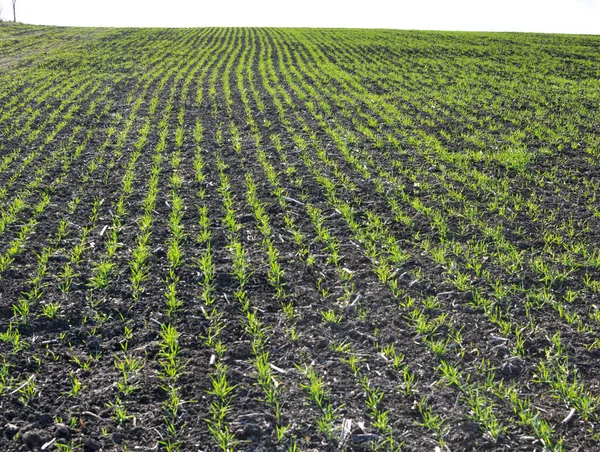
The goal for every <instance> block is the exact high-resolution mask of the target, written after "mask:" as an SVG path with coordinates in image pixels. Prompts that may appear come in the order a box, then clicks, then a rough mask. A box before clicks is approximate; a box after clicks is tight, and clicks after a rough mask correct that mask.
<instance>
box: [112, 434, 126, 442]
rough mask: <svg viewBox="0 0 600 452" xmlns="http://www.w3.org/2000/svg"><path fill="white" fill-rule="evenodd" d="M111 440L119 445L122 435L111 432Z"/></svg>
mask: <svg viewBox="0 0 600 452" xmlns="http://www.w3.org/2000/svg"><path fill="white" fill-rule="evenodd" d="M112 440H113V443H115V444H121V442H122V441H123V435H121V434H120V433H119V432H113V434H112Z"/></svg>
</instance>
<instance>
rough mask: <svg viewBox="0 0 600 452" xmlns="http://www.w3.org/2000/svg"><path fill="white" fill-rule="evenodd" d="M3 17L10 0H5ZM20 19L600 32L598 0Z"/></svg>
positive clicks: (276, 5) (42, 4)
mask: <svg viewBox="0 0 600 452" xmlns="http://www.w3.org/2000/svg"><path fill="white" fill-rule="evenodd" d="M0 4H2V5H3V17H4V19H7V18H11V17H12V11H11V7H10V0H0ZM17 19H18V20H20V21H22V22H27V23H34V24H48V25H83V26H164V27H172V26H180V27H190V26H208V25H215V26H217V25H227V26H245V25H249V26H306V27H366V28H400V29H429V30H482V31H534V32H553V33H586V34H600V0H502V1H498V0H496V1H490V0H415V1H407V0H395V1H394V0H369V1H364V0H363V1H353V0H303V1H302V2H285V1H282V0H255V1H252V0H220V1H219V0H207V1H197V0H169V1H164V0H162V1H157V0H146V1H143V0H101V1H100V0H17Z"/></svg>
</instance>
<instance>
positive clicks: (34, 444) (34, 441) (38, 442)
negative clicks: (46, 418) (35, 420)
mask: <svg viewBox="0 0 600 452" xmlns="http://www.w3.org/2000/svg"><path fill="white" fill-rule="evenodd" d="M23 443H24V444H25V445H26V446H27V447H29V448H30V449H33V450H35V449H39V448H40V447H42V444H43V441H42V437H41V436H40V435H39V434H37V433H35V432H28V433H25V434H24V435H23Z"/></svg>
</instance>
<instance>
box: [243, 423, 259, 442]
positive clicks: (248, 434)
mask: <svg viewBox="0 0 600 452" xmlns="http://www.w3.org/2000/svg"><path fill="white" fill-rule="evenodd" d="M240 436H241V437H242V438H243V439H251V438H255V439H260V437H261V436H262V428H261V427H260V425H258V424H246V425H244V429H243V430H242V431H241V432H240Z"/></svg>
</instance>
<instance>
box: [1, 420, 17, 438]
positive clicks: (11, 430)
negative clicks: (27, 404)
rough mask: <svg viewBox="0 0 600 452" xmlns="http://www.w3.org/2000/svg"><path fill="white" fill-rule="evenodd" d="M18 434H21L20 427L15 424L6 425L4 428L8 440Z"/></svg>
mask: <svg viewBox="0 0 600 452" xmlns="http://www.w3.org/2000/svg"><path fill="white" fill-rule="evenodd" d="M17 433H19V427H17V426H16V425H15V424H6V425H5V426H4V434H5V435H6V437H7V438H8V439H13V438H14V437H15V435H16V434H17Z"/></svg>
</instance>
